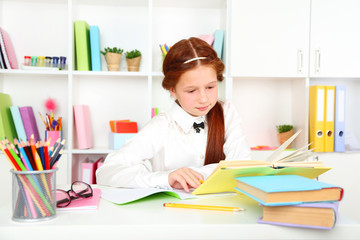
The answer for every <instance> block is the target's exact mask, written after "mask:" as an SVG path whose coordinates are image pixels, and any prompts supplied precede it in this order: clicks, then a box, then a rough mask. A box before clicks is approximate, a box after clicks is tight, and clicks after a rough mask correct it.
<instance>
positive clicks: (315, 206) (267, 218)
mask: <svg viewBox="0 0 360 240" xmlns="http://www.w3.org/2000/svg"><path fill="white" fill-rule="evenodd" d="M235 179H236V181H237V187H236V188H235V189H236V190H237V191H239V192H241V193H243V194H245V195H247V196H249V197H251V198H253V199H254V200H256V201H257V202H259V204H260V205H261V206H262V209H263V216H262V217H260V218H259V220H258V222H259V223H266V224H272V225H281V226H289V227H302V228H318V229H332V228H333V227H334V226H335V223H336V215H337V211H338V206H339V202H340V201H341V200H342V197H343V192H344V190H343V188H341V187H339V186H335V185H332V184H328V183H324V182H319V181H316V180H312V179H309V178H305V177H301V176H298V175H273V176H248V177H237V178H235Z"/></svg>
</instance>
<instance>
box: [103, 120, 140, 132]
mask: <svg viewBox="0 0 360 240" xmlns="http://www.w3.org/2000/svg"><path fill="white" fill-rule="evenodd" d="M110 129H111V131H112V132H113V133H137V132H138V126H137V122H130V120H114V121H110Z"/></svg>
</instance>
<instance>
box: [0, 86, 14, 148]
mask: <svg viewBox="0 0 360 240" xmlns="http://www.w3.org/2000/svg"><path fill="white" fill-rule="evenodd" d="M10 107H11V99H10V95H8V94H5V93H0V140H3V139H5V138H7V139H9V141H13V139H14V138H17V135H16V129H15V125H14V121H13V119H12V116H11V111H10Z"/></svg>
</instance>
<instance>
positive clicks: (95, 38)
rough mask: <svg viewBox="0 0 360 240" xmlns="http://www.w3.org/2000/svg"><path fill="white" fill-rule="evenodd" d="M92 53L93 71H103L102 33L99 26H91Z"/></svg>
mask: <svg viewBox="0 0 360 240" xmlns="http://www.w3.org/2000/svg"><path fill="white" fill-rule="evenodd" d="M90 51H91V69H92V71H101V56H100V32H99V27H98V26H90Z"/></svg>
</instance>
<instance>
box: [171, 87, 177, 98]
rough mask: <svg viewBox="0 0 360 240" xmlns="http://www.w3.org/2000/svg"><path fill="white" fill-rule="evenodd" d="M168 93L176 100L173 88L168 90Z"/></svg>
mask: <svg viewBox="0 0 360 240" xmlns="http://www.w3.org/2000/svg"><path fill="white" fill-rule="evenodd" d="M169 92H170V94H171V96H173V98H175V99H177V97H176V92H175V88H173V87H172V88H170V90H169Z"/></svg>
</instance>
